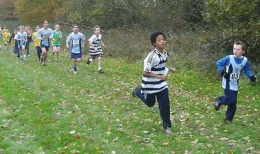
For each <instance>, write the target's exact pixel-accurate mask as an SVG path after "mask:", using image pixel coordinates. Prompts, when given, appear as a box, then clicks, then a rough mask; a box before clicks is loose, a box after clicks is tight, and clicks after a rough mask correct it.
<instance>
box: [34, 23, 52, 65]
mask: <svg viewBox="0 0 260 154" xmlns="http://www.w3.org/2000/svg"><path fill="white" fill-rule="evenodd" d="M48 27H49V22H48V21H47V20H45V21H44V22H43V28H41V29H39V31H38V32H37V34H36V37H37V39H39V40H40V46H41V50H42V54H41V62H42V65H43V66H46V61H47V56H48V51H49V48H50V41H51V40H52V37H53V33H52V29H50V28H48Z"/></svg>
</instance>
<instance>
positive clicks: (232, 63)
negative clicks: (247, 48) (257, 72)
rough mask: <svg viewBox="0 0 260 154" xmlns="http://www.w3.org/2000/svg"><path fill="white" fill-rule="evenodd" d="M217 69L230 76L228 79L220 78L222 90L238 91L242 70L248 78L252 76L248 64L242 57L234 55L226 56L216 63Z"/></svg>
mask: <svg viewBox="0 0 260 154" xmlns="http://www.w3.org/2000/svg"><path fill="white" fill-rule="evenodd" d="M217 68H218V71H219V72H221V71H222V70H223V69H224V68H225V71H226V72H227V73H229V74H230V78H229V79H226V78H224V77H223V78H222V88H223V89H230V90H233V91H238V81H239V77H240V71H241V70H242V69H244V73H245V75H246V76H247V77H248V78H249V77H251V76H253V74H252V72H251V69H250V63H249V62H248V60H247V58H246V57H244V56H242V57H240V58H238V57H235V56H234V55H228V56H226V57H224V58H222V59H220V60H219V61H217Z"/></svg>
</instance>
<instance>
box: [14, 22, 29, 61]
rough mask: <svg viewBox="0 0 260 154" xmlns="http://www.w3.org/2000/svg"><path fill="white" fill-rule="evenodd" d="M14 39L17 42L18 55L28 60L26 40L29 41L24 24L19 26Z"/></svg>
mask: <svg viewBox="0 0 260 154" xmlns="http://www.w3.org/2000/svg"><path fill="white" fill-rule="evenodd" d="M14 40H15V41H16V43H17V49H18V53H17V57H18V58H19V59H24V60H26V54H25V49H26V42H27V33H26V32H25V31H24V26H19V32H18V33H17V34H16V35H15V36H14Z"/></svg>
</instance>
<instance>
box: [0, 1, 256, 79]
mask: <svg viewBox="0 0 260 154" xmlns="http://www.w3.org/2000/svg"><path fill="white" fill-rule="evenodd" d="M0 19H1V20H2V21H3V20H4V21H8V20H17V21H19V23H20V24H23V25H31V26H32V27H34V26H35V25H42V22H43V20H49V21H50V23H51V25H52V26H53V25H54V24H55V23H58V24H60V25H61V26H62V30H63V32H64V33H65V34H66V35H67V34H68V33H70V32H71V28H70V26H71V25H72V24H78V25H80V27H81V31H82V32H84V31H85V32H86V33H87V34H86V35H87V36H90V35H91V34H92V31H91V28H90V27H93V26H95V25H100V26H101V27H102V30H103V32H104V33H103V35H105V37H104V39H107V40H106V41H107V42H108V43H109V46H108V49H107V52H106V54H107V55H109V56H114V57H126V58H127V59H130V60H135V59H137V60H139V59H142V58H143V57H144V55H146V51H149V50H150V48H151V46H150V43H149V36H150V34H151V32H153V31H155V30H160V31H163V32H164V33H165V34H167V40H168V43H167V44H168V47H167V50H168V51H169V52H172V53H174V54H175V56H174V57H173V58H174V60H176V61H178V65H181V66H184V67H188V68H189V67H192V68H196V69H199V71H202V72H206V73H216V72H214V71H213V72H212V68H215V61H216V60H217V59H218V58H220V57H222V56H224V55H227V54H232V43H233V42H234V41H235V40H242V41H244V42H245V43H246V45H247V52H246V54H245V55H246V56H247V57H249V59H250V61H251V62H252V63H253V70H254V72H255V73H256V74H259V69H257V68H259V61H260V51H259V49H260V43H259V42H260V1H259V0H250V1H248V0H226V1H219V0H160V1H158V0H142V1H139V0H94V1H93V0H92V1H90V0H73V1H71V0H34V1H31V0H0ZM7 26H8V27H9V29H14V28H15V27H17V26H18V25H14V24H12V25H7ZM33 29H34V28H33ZM108 38H109V39H108ZM122 49H123V51H122ZM179 59H181V61H180V60H179ZM194 59H196V61H194ZM176 65H177V64H176ZM214 70H215V69H214Z"/></svg>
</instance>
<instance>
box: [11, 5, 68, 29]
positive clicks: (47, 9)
mask: <svg viewBox="0 0 260 154" xmlns="http://www.w3.org/2000/svg"><path fill="white" fill-rule="evenodd" d="M61 4H62V1H61V0H50V1H49V0H36V1H31V0H19V1H15V2H14V6H15V15H16V16H17V18H18V19H19V20H21V22H22V24H40V23H42V22H43V21H44V20H54V19H57V17H62V16H61V14H62V13H66V11H64V10H66V9H63V8H59V7H60V6H61ZM56 8H57V9H56ZM55 15H56V16H55ZM55 17H56V18H55ZM61 19H62V18H61Z"/></svg>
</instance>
